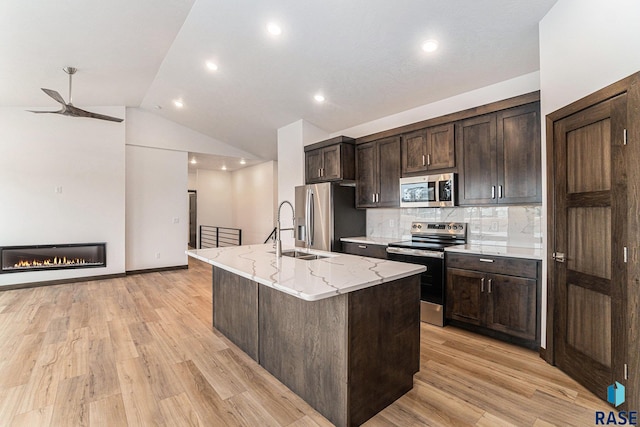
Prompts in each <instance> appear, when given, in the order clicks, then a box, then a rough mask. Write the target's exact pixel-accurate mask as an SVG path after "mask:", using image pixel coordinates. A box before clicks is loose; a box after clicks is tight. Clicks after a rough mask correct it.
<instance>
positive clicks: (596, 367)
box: [550, 95, 627, 399]
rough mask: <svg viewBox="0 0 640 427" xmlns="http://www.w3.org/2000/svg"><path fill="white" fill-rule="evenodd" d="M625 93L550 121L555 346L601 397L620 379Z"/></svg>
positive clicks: (568, 368)
mask: <svg viewBox="0 0 640 427" xmlns="http://www.w3.org/2000/svg"><path fill="white" fill-rule="evenodd" d="M625 122H626V95H619V96H617V97H615V98H612V99H609V100H606V101H603V102H600V103H598V104H596V105H593V106H591V107H589V108H587V109H584V110H582V111H579V112H577V113H575V114H573V115H570V116H567V117H565V118H563V119H561V120H558V121H556V122H555V123H554V125H553V145H552V149H553V155H552V157H551V158H550V161H552V162H553V168H554V170H553V180H554V181H553V182H554V184H553V185H554V188H553V193H554V194H553V195H550V197H553V206H554V207H553V216H554V217H553V219H552V221H553V224H554V225H553V234H552V236H553V239H554V242H550V245H552V246H551V248H553V249H552V250H553V252H554V256H553V257H554V261H551V262H552V266H551V269H550V274H552V275H553V280H554V289H555V295H554V296H555V298H554V304H555V313H554V319H553V322H554V345H555V361H556V364H557V365H558V367H560V369H562V370H563V371H565V372H567V373H568V374H569V375H570V376H572V377H573V378H575V379H576V380H577V381H578V382H580V383H581V384H583V385H584V386H585V387H587V388H588V389H589V390H591V391H592V392H593V393H594V394H596V395H598V396H600V397H602V398H603V399H606V397H607V387H608V386H609V385H610V384H612V383H613V382H614V381H620V382H624V375H625V374H624V361H625V357H626V356H625V355H626V351H627V350H626V332H627V329H626V325H627V317H626V306H625V294H626V281H627V277H626V267H625V252H626V250H625V247H624V245H625V243H624V242H625V239H626V229H627V228H626V226H627V216H626V215H627V212H626V211H627V196H626V182H625V176H626V173H625V166H624V164H625V160H624V149H623V144H624V142H623V141H624V136H623V135H624V127H625Z"/></svg>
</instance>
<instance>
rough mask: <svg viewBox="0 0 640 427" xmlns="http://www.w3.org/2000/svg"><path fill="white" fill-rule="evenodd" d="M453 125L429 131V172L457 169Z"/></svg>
mask: <svg viewBox="0 0 640 427" xmlns="http://www.w3.org/2000/svg"><path fill="white" fill-rule="evenodd" d="M453 130H454V126H453V123H449V124H446V125H442V126H435V127H432V128H428V129H427V134H426V142H427V162H426V163H427V168H428V169H429V170H436V169H447V168H452V167H455V165H456V158H455V148H454V147H455V140H454V138H453V135H454V131H453Z"/></svg>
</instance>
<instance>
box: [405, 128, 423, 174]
mask: <svg viewBox="0 0 640 427" xmlns="http://www.w3.org/2000/svg"><path fill="white" fill-rule="evenodd" d="M427 154H428V152H427V134H426V131H425V130H420V131H417V132H413V133H409V134H406V135H403V136H402V174H403V175H404V174H406V173H412V172H424V171H426V170H427Z"/></svg>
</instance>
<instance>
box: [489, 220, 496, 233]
mask: <svg viewBox="0 0 640 427" xmlns="http://www.w3.org/2000/svg"><path fill="white" fill-rule="evenodd" d="M489 231H498V221H492V222H491V228H490V229H489Z"/></svg>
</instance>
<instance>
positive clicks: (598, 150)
mask: <svg viewBox="0 0 640 427" xmlns="http://www.w3.org/2000/svg"><path fill="white" fill-rule="evenodd" d="M610 140H611V122H610V120H609V119H606V120H602V121H598V122H596V123H593V124H590V125H587V126H585V127H583V128H580V129H576V130H574V131H572V132H570V133H569V134H567V193H583V192H587V191H600V190H611V143H610V142H611V141H610Z"/></svg>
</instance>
